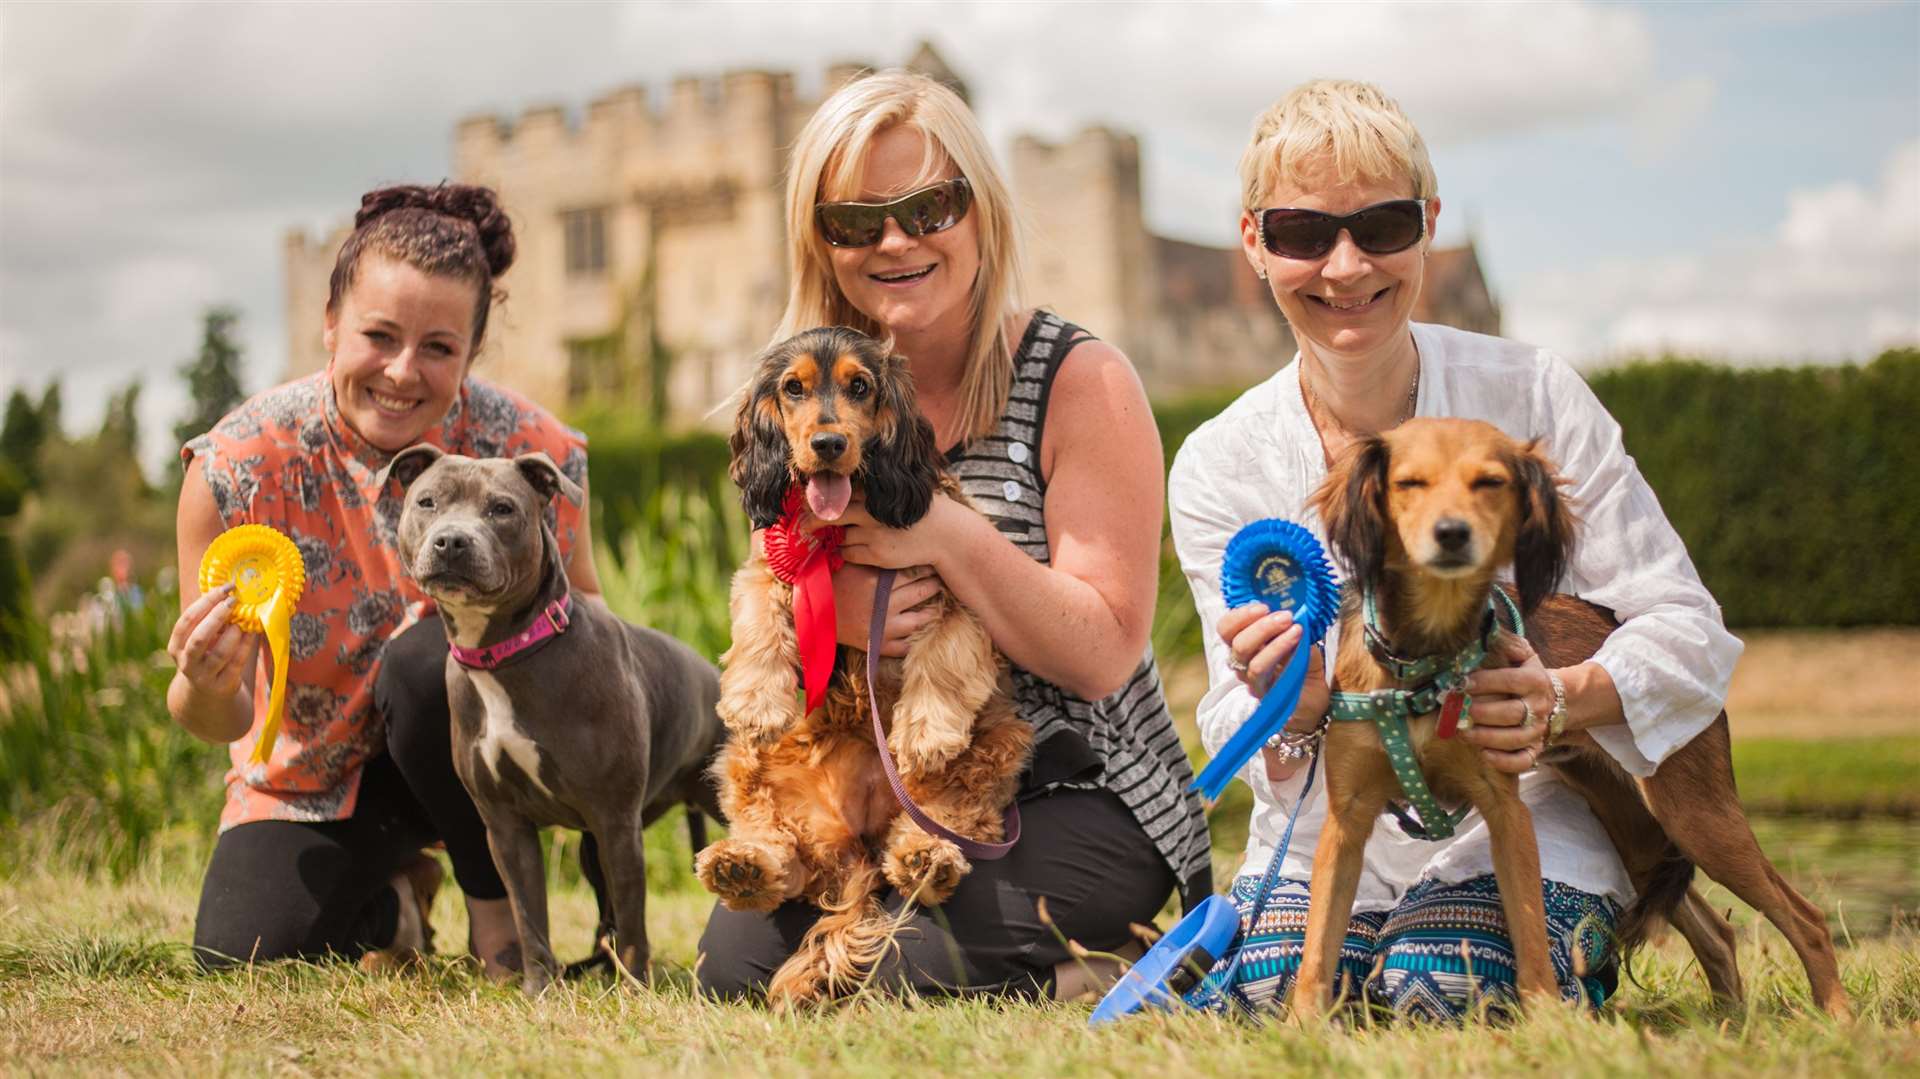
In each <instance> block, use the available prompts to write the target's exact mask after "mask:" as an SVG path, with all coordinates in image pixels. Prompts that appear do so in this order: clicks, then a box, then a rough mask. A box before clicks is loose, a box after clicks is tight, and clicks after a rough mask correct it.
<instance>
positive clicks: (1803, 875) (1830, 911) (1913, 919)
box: [1700, 816, 1920, 945]
mask: <svg viewBox="0 0 1920 1079" xmlns="http://www.w3.org/2000/svg"><path fill="white" fill-rule="evenodd" d="M1753 832H1754V835H1755V836H1756V837H1758V838H1759V840H1760V848H1761V849H1762V850H1764V851H1766V852H1767V857H1768V858H1770V859H1772V860H1773V864H1774V866H1775V867H1776V868H1778V869H1779V870H1780V873H1781V875H1782V876H1784V877H1786V878H1787V880H1789V881H1791V882H1792V883H1793V885H1794V887H1796V888H1798V889H1800V892H1801V894H1802V895H1805V896H1806V897H1807V898H1808V899H1810V900H1812V901H1813V902H1814V904H1815V905H1817V906H1818V907H1819V908H1820V909H1821V910H1823V911H1825V912H1826V914H1827V925H1828V926H1829V927H1830V928H1831V929H1832V930H1833V934H1834V938H1835V941H1836V942H1837V943H1840V944H1842V945H1844V944H1845V936H1846V935H1847V934H1851V935H1852V936H1853V938H1854V939H1856V940H1859V939H1862V938H1865V937H1875V936H1883V935H1885V934H1886V933H1887V932H1888V931H1889V930H1890V929H1891V928H1892V927H1893V926H1895V925H1905V926H1908V927H1913V926H1916V925H1920V820H1916V819H1913V818H1898V817H1861V818H1857V819H1853V820H1834V819H1830V818H1824V817H1798V816H1795V817H1785V816H1756V817H1755V818H1753ZM1700 884H1701V885H1703V886H1705V888H1706V890H1705V891H1704V892H1703V894H1704V895H1706V896H1707V897H1708V899H1709V900H1711V901H1712V903H1713V904H1714V906H1716V907H1721V908H1723V909H1724V908H1725V907H1729V906H1730V907H1732V908H1734V922H1735V924H1736V925H1744V924H1746V923H1747V922H1748V921H1749V920H1751V919H1752V918H1754V917H1755V915H1754V914H1753V912H1752V911H1751V910H1750V909H1749V908H1748V907H1747V906H1746V904H1744V903H1741V902H1740V901H1739V900H1737V899H1735V898H1733V896H1732V895H1731V894H1730V893H1729V892H1728V891H1727V890H1726V889H1725V888H1722V887H1720V886H1719V885H1716V884H1713V883H1712V882H1710V881H1706V880H1705V879H1704V878H1702V879H1701V880H1700Z"/></svg>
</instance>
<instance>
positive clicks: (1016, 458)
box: [1007, 442, 1027, 465]
mask: <svg viewBox="0 0 1920 1079" xmlns="http://www.w3.org/2000/svg"><path fill="white" fill-rule="evenodd" d="M1007 456H1008V457H1009V458H1011V459H1012V461H1013V463H1014V464H1016V465H1017V464H1024V463H1025V462H1026V460H1027V444H1026V443H1025V442H1015V443H1014V444H1013V445H1011V446H1008V447H1007Z"/></svg>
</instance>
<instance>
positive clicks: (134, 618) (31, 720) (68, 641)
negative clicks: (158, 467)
mask: <svg viewBox="0 0 1920 1079" xmlns="http://www.w3.org/2000/svg"><path fill="white" fill-rule="evenodd" d="M178 611H179V601H178V598H177V596H176V595H174V594H173V593H172V592H167V591H157V592H154V593H152V594H150V595H149V596H148V597H147V600H146V602H145V603H144V604H141V605H139V606H131V605H120V606H118V607H115V608H113V609H112V610H111V611H110V612H108V613H105V614H102V615H93V616H90V615H89V613H88V612H84V611H83V612H82V613H81V614H78V615H75V616H69V617H68V618H63V619H62V620H61V623H62V627H61V631H60V632H56V631H55V629H54V628H53V627H52V626H50V625H49V624H48V623H47V622H45V621H41V620H38V619H31V620H29V621H28V622H27V623H26V626H25V634H24V637H23V639H24V641H25V648H24V658H23V661H22V662H19V663H16V664H13V665H11V666H8V667H6V668H5V669H4V670H0V868H8V869H11V868H12V867H13V866H14V864H15V863H16V862H17V861H18V860H19V859H21V858H22V857H25V856H29V855H30V854H31V853H32V852H33V851H34V850H35V849H37V848H38V847H39V846H40V843H25V842H23V841H22V840H23V837H25V836H29V835H32V836H35V837H36V838H37V839H38V840H40V841H41V842H44V841H46V840H48V839H49V838H51V839H52V840H53V841H54V842H56V843H57V844H58V845H59V846H60V847H62V848H63V849H64V851H65V853H66V854H67V855H68V856H69V857H70V858H71V859H72V860H73V861H74V862H75V864H77V865H79V866H81V867H83V868H87V869H90V870H93V871H98V872H106V873H109V874H114V875H124V874H125V873H127V872H128V871H129V870H131V869H132V868H133V867H134V866H135V865H136V864H137V863H138V862H139V861H140V859H141V858H142V856H143V855H144V854H145V853H146V852H147V850H148V848H149V847H151V846H152V845H153V844H154V843H155V842H156V841H159V840H161V839H163V838H165V837H169V836H173V837H176V838H178V839H180V840H182V841H185V842H188V843H193V842H196V841H197V840H199V839H201V838H203V837H204V836H205V835H206V834H209V833H211V831H212V828H213V826H214V822H215V819H216V818H217V816H218V815H219V809H220V797H221V795H220V790H221V788H220V783H219V777H220V773H221V772H222V771H224V769H225V767H226V754H225V753H223V752H221V751H220V750H218V749H215V748H213V747H211V746H208V745H206V744H205V743H203V742H200V741H199V740H197V739H195V738H194V737H193V736H192V735H190V734H188V733H187V732H186V731H184V730H182V729H180V727H179V726H178V725H177V724H175V723H174V722H173V720H172V718H171V717H170V716H169V715H168V714H167V708H166V687H167V682H168V681H169V679H170V678H171V677H172V674H173V661H172V660H171V659H170V658H169V657H168V656H167V653H166V641H167V635H168V633H169V632H171V630H172V628H173V622H174V619H175V617H176V616H177V614H178Z"/></svg>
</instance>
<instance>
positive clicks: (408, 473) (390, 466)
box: [374, 442, 446, 491]
mask: <svg viewBox="0 0 1920 1079" xmlns="http://www.w3.org/2000/svg"><path fill="white" fill-rule="evenodd" d="M445 456H446V453H444V452H443V451H442V450H441V449H440V447H438V446H436V445H434V444H433V443H431V442H422V443H420V444H419V445H417V446H408V447H407V448H406V449H404V450H401V451H400V452H399V453H397V454H394V456H393V460H391V461H388V462H387V467H385V468H383V469H381V470H380V474H379V475H378V476H375V477H374V485H375V486H376V487H378V488H379V489H381V490H385V489H386V486H387V484H388V482H389V481H392V480H399V481H400V489H401V490H402V491H405V490H406V489H407V488H409V487H411V486H413V481H414V480H417V479H419V478H420V474H421V473H423V472H425V471H426V470H427V469H429V468H432V467H433V463H434V462H435V461H438V460H439V459H440V458H442V457H445Z"/></svg>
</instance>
